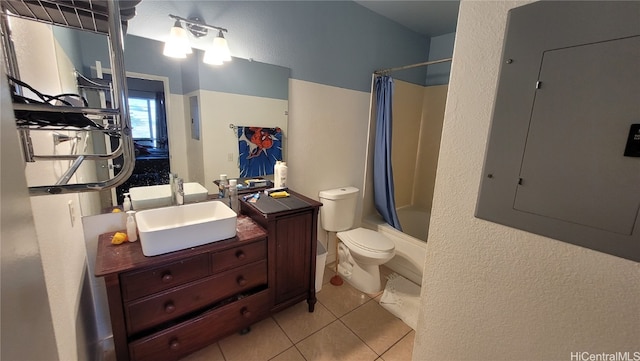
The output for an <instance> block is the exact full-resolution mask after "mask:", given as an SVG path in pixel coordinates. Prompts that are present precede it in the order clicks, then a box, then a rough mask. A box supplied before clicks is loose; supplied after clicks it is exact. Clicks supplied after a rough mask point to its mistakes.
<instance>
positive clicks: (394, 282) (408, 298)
mask: <svg viewBox="0 0 640 361" xmlns="http://www.w3.org/2000/svg"><path fill="white" fill-rule="evenodd" d="M387 279H388V281H387V285H386V286H385V288H384V292H383V293H382V297H380V305H381V306H382V307H384V308H385V309H387V310H388V311H389V312H391V313H392V314H394V315H395V316H396V317H398V318H399V319H401V320H402V321H403V322H404V323H406V324H407V325H408V326H409V327H411V328H412V329H414V330H415V329H416V328H417V326H418V311H419V310H420V286H418V285H417V284H415V283H413V282H411V281H409V280H408V279H406V278H404V277H402V276H400V275H399V274H397V273H392V274H390V275H389V276H388V277H387Z"/></svg>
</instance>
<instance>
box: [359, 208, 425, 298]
mask: <svg viewBox="0 0 640 361" xmlns="http://www.w3.org/2000/svg"><path fill="white" fill-rule="evenodd" d="M398 218H399V219H400V223H401V224H402V226H403V229H407V231H408V232H411V233H414V234H416V235H418V236H422V237H424V240H421V239H418V238H416V237H414V236H412V235H410V234H407V233H403V232H400V231H398V230H397V229H395V228H393V227H391V226H390V225H388V224H387V223H386V222H385V221H384V220H382V218H381V217H380V216H379V215H377V214H376V215H372V216H369V217H367V218H366V219H365V220H364V222H363V226H364V227H366V228H369V229H373V230H375V231H378V232H380V233H382V234H383V235H385V236H386V237H388V238H389V239H391V240H392V241H393V242H394V243H395V246H396V255H395V256H394V257H393V258H392V259H391V260H390V261H389V262H387V263H385V266H387V267H389V268H390V269H392V270H393V271H395V272H397V273H398V274H400V275H402V276H403V277H405V278H407V279H409V280H411V281H413V282H415V283H417V284H419V285H420V284H422V273H423V270H424V259H425V256H426V249H427V243H426V241H425V240H426V239H427V233H428V227H429V226H428V223H429V218H430V214H429V212H425V211H422V210H416V209H411V208H404V209H399V210H398ZM403 219H404V222H403ZM405 224H406V226H405Z"/></svg>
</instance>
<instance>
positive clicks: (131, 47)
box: [54, 26, 290, 215]
mask: <svg viewBox="0 0 640 361" xmlns="http://www.w3.org/2000/svg"><path fill="white" fill-rule="evenodd" d="M54 36H55V39H56V41H57V42H58V43H59V44H60V48H61V49H62V51H63V52H64V53H65V55H66V56H67V57H68V58H69V60H70V61H71V63H73V66H74V67H75V69H76V70H77V71H78V72H80V73H82V74H83V75H84V76H86V77H90V78H95V77H96V76H98V75H100V72H102V73H107V74H108V73H109V69H108V68H107V67H108V66H109V64H110V61H109V58H108V51H107V41H106V37H105V36H103V35H99V34H93V33H88V32H82V31H77V30H72V29H66V28H59V27H55V26H54ZM163 47H164V43H162V42H159V41H156V40H151V39H146V38H141V37H138V36H134V35H126V36H125V68H126V70H127V77H128V78H137V79H144V80H147V81H154V82H162V84H163V85H164V94H163V96H164V104H165V111H166V132H167V136H168V148H169V149H168V153H169V157H170V159H169V163H170V170H171V172H172V173H177V174H178V175H179V176H180V177H182V178H184V179H185V182H186V181H189V182H198V183H200V184H202V185H203V186H205V187H206V188H207V190H208V191H209V193H210V194H213V193H216V192H217V186H216V185H215V184H214V183H213V181H214V180H216V179H218V178H219V176H220V174H227V175H228V176H229V177H238V176H239V167H238V157H239V144H238V142H239V138H238V135H237V134H238V133H237V130H236V129H235V128H234V127H240V126H251V127H265V128H280V129H281V131H282V135H283V136H282V148H283V158H284V159H286V150H287V146H286V135H287V119H288V116H287V112H288V92H289V91H288V86H289V76H290V69H288V68H284V67H281V66H276V65H271V64H265V63H260V62H256V61H251V60H247V59H240V58H234V59H233V61H231V62H229V63H225V64H224V65H221V66H211V65H207V64H204V63H203V62H202V56H203V52H202V51H200V50H197V49H194V53H193V54H191V55H189V56H188V58H187V59H173V58H168V57H165V56H163V55H162V50H163ZM131 96H132V94H129V97H130V98H131ZM111 193H112V195H111V198H112V199H113V198H114V197H113V192H111ZM108 198H109V197H106V196H104V195H102V201H101V204H102V206H103V208H105V206H108V205H107V204H105V203H107V202H108V200H105V199H108ZM94 213H95V211H93V212H91V211H88V210H87V211H85V210H84V209H83V214H84V215H89V214H94Z"/></svg>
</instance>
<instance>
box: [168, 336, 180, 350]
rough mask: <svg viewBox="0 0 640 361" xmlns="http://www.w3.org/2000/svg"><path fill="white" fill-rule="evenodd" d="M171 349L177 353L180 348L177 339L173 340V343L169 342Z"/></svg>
mask: <svg viewBox="0 0 640 361" xmlns="http://www.w3.org/2000/svg"><path fill="white" fill-rule="evenodd" d="M169 348H170V349H172V350H174V351H176V350H178V349H179V348H180V341H178V339H177V338H174V339H172V340H171V341H169Z"/></svg>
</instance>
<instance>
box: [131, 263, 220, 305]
mask: <svg viewBox="0 0 640 361" xmlns="http://www.w3.org/2000/svg"><path fill="white" fill-rule="evenodd" d="M208 274H209V256H208V255H206V254H202V255H199V256H195V257H191V258H187V259H184V260H181V261H177V262H173V263H169V264H166V265H163V266H160V267H154V268H152V269H147V270H144V271H136V272H128V273H125V274H123V275H122V276H120V283H121V284H122V297H123V299H124V300H125V301H128V300H134V299H136V298H139V297H142V296H146V295H150V294H153V293H155V292H159V291H162V290H166V289H169V288H171V287H176V286H178V285H181V284H184V283H187V282H190V281H193V280H196V279H198V278H202V277H206V276H207V275H208Z"/></svg>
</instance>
